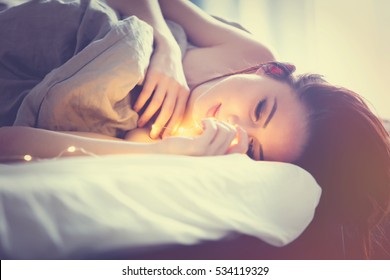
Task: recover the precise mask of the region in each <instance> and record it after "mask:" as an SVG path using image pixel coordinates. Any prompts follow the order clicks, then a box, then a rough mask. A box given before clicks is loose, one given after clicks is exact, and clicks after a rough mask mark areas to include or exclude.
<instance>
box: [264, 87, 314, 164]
mask: <svg viewBox="0 0 390 280" xmlns="http://www.w3.org/2000/svg"><path fill="white" fill-rule="evenodd" d="M276 100H277V103H278V107H277V111H276V112H275V114H274V117H273V118H272V121H271V122H270V123H269V125H268V126H267V127H266V128H261V130H264V131H263V137H261V138H263V140H262V142H263V143H262V145H263V149H264V154H265V157H266V159H267V160H275V161H285V162H292V161H294V160H295V159H297V158H298V157H299V155H300V154H301V153H302V150H303V147H304V145H305V143H306V141H307V137H308V131H307V127H308V126H307V122H308V119H307V115H308V114H307V110H306V108H305V107H304V105H303V104H302V103H301V102H300V101H299V99H298V98H297V97H296V95H295V94H294V93H293V92H290V93H289V94H286V95H285V96H278V97H276ZM260 141H261V140H260Z"/></svg>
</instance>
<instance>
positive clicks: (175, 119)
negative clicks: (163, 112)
mask: <svg viewBox="0 0 390 280" xmlns="http://www.w3.org/2000/svg"><path fill="white" fill-rule="evenodd" d="M187 99H188V96H186V93H183V91H181V92H180V93H179V94H178V97H177V100H176V106H175V108H174V111H173V114H172V116H171V118H170V120H169V123H168V124H167V125H166V127H167V129H165V130H164V133H163V136H162V137H163V138H165V137H168V136H170V135H172V133H173V132H175V131H176V130H177V127H178V126H179V124H180V123H181V121H182V119H183V116H184V112H185V109H186V104H187Z"/></svg>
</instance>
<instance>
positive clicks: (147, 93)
mask: <svg viewBox="0 0 390 280" xmlns="http://www.w3.org/2000/svg"><path fill="white" fill-rule="evenodd" d="M157 81H158V78H157V77H156V74H154V73H151V74H150V73H148V74H147V77H146V80H145V84H144V85H143V87H142V91H141V93H140V94H139V96H138V98H137V101H136V102H135V104H134V106H133V109H134V111H136V112H139V111H140V110H141V109H142V108H143V107H144V106H145V104H146V102H147V101H148V100H149V98H150V97H151V96H152V94H153V91H154V89H155V88H156V85H157Z"/></svg>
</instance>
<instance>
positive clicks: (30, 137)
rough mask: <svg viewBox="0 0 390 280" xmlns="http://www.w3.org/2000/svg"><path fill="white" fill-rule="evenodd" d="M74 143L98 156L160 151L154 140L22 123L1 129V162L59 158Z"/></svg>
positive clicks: (74, 154)
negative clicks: (130, 139)
mask: <svg viewBox="0 0 390 280" xmlns="http://www.w3.org/2000/svg"><path fill="white" fill-rule="evenodd" d="M72 146H73V147H76V148H78V149H83V150H85V151H87V152H88V153H91V154H96V155H108V154H126V153H127V154H128V153H144V154H148V153H157V152H158V149H157V147H156V146H157V145H154V144H153V143H151V144H144V143H129V142H125V141H123V140H120V139H117V138H111V137H109V136H104V135H100V134H93V133H72V132H70V133H65V132H56V131H50V130H45V129H38V128H31V127H21V126H20V127H18V126H12V127H1V128H0V162H1V159H7V158H9V159H12V158H16V157H20V158H22V157H23V156H24V155H31V156H32V157H33V158H55V157H57V156H58V155H59V154H60V153H62V152H65V151H66V150H67V149H68V148H69V147H72ZM78 155H83V154H80V152H79V150H76V151H75V152H74V153H65V154H64V156H78Z"/></svg>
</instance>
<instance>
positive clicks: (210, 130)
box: [196, 119, 218, 147]
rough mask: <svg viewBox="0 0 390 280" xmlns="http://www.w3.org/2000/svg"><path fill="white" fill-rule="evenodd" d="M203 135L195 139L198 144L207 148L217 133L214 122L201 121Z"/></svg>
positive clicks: (211, 120)
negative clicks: (197, 140)
mask: <svg viewBox="0 0 390 280" xmlns="http://www.w3.org/2000/svg"><path fill="white" fill-rule="evenodd" d="M202 126H203V133H202V134H201V135H199V136H196V138H198V139H199V144H200V145H203V146H204V147H208V146H209V145H210V143H211V142H212V141H213V139H214V137H215V136H216V134H217V132H218V127H217V124H216V122H215V121H214V120H213V119H204V120H202Z"/></svg>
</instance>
